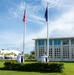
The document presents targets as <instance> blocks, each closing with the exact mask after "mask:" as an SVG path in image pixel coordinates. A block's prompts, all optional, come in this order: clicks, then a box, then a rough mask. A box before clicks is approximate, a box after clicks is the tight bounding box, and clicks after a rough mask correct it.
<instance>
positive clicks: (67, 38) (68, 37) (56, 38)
mask: <svg viewBox="0 0 74 75" xmlns="http://www.w3.org/2000/svg"><path fill="white" fill-rule="evenodd" d="M49 39H50V40H57V39H59V40H60V39H74V37H55V38H49ZM33 40H47V38H37V39H33Z"/></svg>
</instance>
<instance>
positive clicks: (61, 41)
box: [61, 40, 63, 61]
mask: <svg viewBox="0 0 74 75" xmlns="http://www.w3.org/2000/svg"><path fill="white" fill-rule="evenodd" d="M61 61H63V43H62V40H61Z"/></svg>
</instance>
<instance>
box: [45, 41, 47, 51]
mask: <svg viewBox="0 0 74 75" xmlns="http://www.w3.org/2000/svg"><path fill="white" fill-rule="evenodd" d="M46 50H47V49H46V40H44V52H46Z"/></svg>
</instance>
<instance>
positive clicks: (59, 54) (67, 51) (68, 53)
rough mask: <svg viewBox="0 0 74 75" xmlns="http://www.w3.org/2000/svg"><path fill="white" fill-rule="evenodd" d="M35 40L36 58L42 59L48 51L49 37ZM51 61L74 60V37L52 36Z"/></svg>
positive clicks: (50, 41)
mask: <svg viewBox="0 0 74 75" xmlns="http://www.w3.org/2000/svg"><path fill="white" fill-rule="evenodd" d="M34 40H35V59H36V60H38V61H40V60H41V56H43V54H44V53H45V52H47V39H45V38H44V39H42V38H41V39H34ZM48 54H49V61H74V37H67V38H50V39H49V51H48Z"/></svg>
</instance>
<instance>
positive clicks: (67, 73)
mask: <svg viewBox="0 0 74 75" xmlns="http://www.w3.org/2000/svg"><path fill="white" fill-rule="evenodd" d="M32 62H33V61H32ZM34 62H35V61H34ZM3 63H4V61H0V67H3ZM26 63H30V62H29V61H26ZM64 66H65V69H64V72H63V73H40V72H21V71H9V70H0V75H9V74H10V75H74V62H64Z"/></svg>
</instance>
